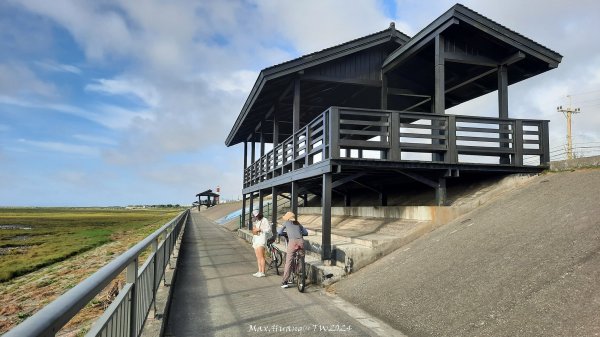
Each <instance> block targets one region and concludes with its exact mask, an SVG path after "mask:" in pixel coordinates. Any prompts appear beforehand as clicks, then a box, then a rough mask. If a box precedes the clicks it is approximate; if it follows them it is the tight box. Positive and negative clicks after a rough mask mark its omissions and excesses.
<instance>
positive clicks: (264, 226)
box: [252, 218, 271, 248]
mask: <svg viewBox="0 0 600 337" xmlns="http://www.w3.org/2000/svg"><path fill="white" fill-rule="evenodd" d="M252 226H253V228H258V229H260V233H258V235H253V236H252V247H254V248H257V247H260V246H266V245H267V233H271V225H270V224H269V220H267V219H265V218H262V219H260V220H258V221H254V223H253V224H252Z"/></svg>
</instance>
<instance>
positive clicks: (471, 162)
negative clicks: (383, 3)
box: [243, 107, 549, 194]
mask: <svg viewBox="0 0 600 337" xmlns="http://www.w3.org/2000/svg"><path fill="white" fill-rule="evenodd" d="M531 157H537V159H538V161H537V163H538V165H525V164H524V161H523V158H531ZM548 160H549V145H548V121H546V120H531V119H509V118H490V117H473V116H461V115H435V114H428V113H415V112H404V111H391V110H372V109H356V108H343V107H331V108H329V109H328V110H326V111H325V112H323V113H322V114H321V115H319V116H317V118H315V119H313V120H312V121H311V122H310V123H308V124H307V125H305V126H304V127H303V128H301V129H300V130H298V131H297V132H296V133H294V134H293V135H292V136H291V137H289V138H287V139H286V140H285V141H283V142H282V143H281V144H277V145H275V147H274V149H273V150H272V151H270V152H268V153H266V154H265V155H264V156H262V157H261V158H259V159H258V160H256V161H255V162H254V163H252V164H251V165H249V166H248V167H247V168H246V169H245V170H244V189H243V193H244V194H247V193H253V192H257V191H260V190H261V189H267V188H271V187H274V186H280V185H286V184H289V183H290V182H292V181H300V180H310V179H311V178H319V177H320V176H321V175H322V174H323V173H333V174H335V175H336V177H337V178H338V179H337V181H336V182H334V185H336V183H337V185H338V186H339V185H341V184H344V183H345V182H349V181H353V180H356V179H357V178H358V177H360V176H368V175H369V174H372V173H375V172H377V173H378V174H379V175H380V174H381V173H385V172H387V173H388V174H392V175H399V176H409V177H411V178H415V179H417V180H418V178H419V177H424V178H425V179H432V178H436V177H439V176H442V177H451V176H458V175H459V171H461V170H474V171H492V172H507V173H518V172H523V173H530V172H539V171H541V170H543V169H546V168H547V167H548V166H547V165H548V164H547V163H548ZM415 170H418V172H419V176H415V175H414V172H412V171H415ZM334 187H335V186H334Z"/></svg>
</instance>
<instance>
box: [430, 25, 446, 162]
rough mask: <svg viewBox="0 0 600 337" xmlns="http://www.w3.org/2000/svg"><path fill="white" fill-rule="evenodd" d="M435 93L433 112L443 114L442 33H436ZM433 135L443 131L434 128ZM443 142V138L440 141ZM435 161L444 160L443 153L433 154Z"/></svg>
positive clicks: (443, 70) (444, 73)
mask: <svg viewBox="0 0 600 337" xmlns="http://www.w3.org/2000/svg"><path fill="white" fill-rule="evenodd" d="M434 64H435V94H434V104H433V112H434V113H435V114H437V115H443V114H444V113H445V110H446V94H445V92H446V85H445V83H446V77H445V75H446V71H445V57H444V37H443V36H442V35H439V34H438V35H436V37H435V62H434ZM432 124H433V125H438V126H439V124H440V123H439V122H436V121H432ZM432 134H433V135H441V134H443V132H441V131H435V130H432ZM438 142H439V143H442V141H441V140H439V141H438ZM432 159H433V160H434V161H442V160H443V155H442V154H439V153H434V154H433V155H432Z"/></svg>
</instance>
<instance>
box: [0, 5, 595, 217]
mask: <svg viewBox="0 0 600 337" xmlns="http://www.w3.org/2000/svg"><path fill="white" fill-rule="evenodd" d="M526 3H527V5H526V6H525V5H523V2H522V1H517V0H506V1H502V2H498V1H495V0H478V1H465V2H463V4H464V5H466V6H468V7H470V8H471V9H473V10H475V11H478V12H479V13H481V14H483V15H485V16H488V17H489V18H491V19H493V20H495V21H497V22H499V23H501V24H503V25H505V26H507V27H509V28H511V29H513V30H515V31H517V32H519V33H521V34H523V35H525V36H527V37H529V38H531V39H533V40H535V41H537V42H539V43H541V44H543V45H545V46H547V47H549V48H551V49H553V50H555V51H557V52H559V53H561V54H562V55H563V56H564V59H563V63H562V64H561V65H560V66H559V68H558V69H556V70H553V71H550V72H548V73H545V74H542V75H540V76H537V77H535V78H532V79H530V80H527V81H524V82H521V83H519V84H516V85H514V86H511V87H509V108H510V112H509V114H510V115H511V117H520V118H540V119H549V120H551V123H550V125H551V133H552V134H551V146H552V147H555V146H560V145H561V144H563V143H564V138H565V121H564V117H563V116H562V115H561V114H559V113H557V112H556V106H558V105H567V104H568V101H567V99H566V95H567V94H571V95H573V104H574V106H579V107H581V109H582V111H583V112H582V113H581V114H579V115H577V116H576V117H575V120H574V124H573V128H574V130H575V131H574V132H575V139H576V140H578V141H581V142H600V139H599V138H600V137H599V133H598V130H600V118H598V112H599V110H600V44H599V43H598V37H597V32H599V31H600V4H599V3H597V2H596V1H591V0H590V1H569V2H567V1H552V0H548V1H542V0H534V1H527V2H526ZM453 4H454V2H451V1H417V0H406V1H400V0H399V1H378V0H359V1H352V2H349V1H342V0H336V1H327V0H323V1H317V0H310V1H278V0H266V1H187V0H179V1H162V0H135V1H134V0H105V1H95V0H53V1H47V0H19V1H13V0H7V1H2V2H0V206H108V205H128V204H160V203H181V204H189V203H191V202H192V201H193V200H194V195H195V194H196V193H198V192H200V191H203V190H205V189H208V188H213V189H214V188H216V186H217V185H218V186H221V188H222V192H223V196H224V197H225V198H227V199H231V198H238V197H239V196H240V194H241V177H242V174H241V172H242V157H241V156H242V147H241V146H234V147H231V148H226V147H225V146H224V145H223V144H224V140H225V138H226V136H227V134H228V133H229V130H230V129H231V126H232V125H233V122H234V120H235V118H236V117H237V115H238V114H239V112H240V109H241V107H242V105H243V103H244V101H245V99H246V96H247V95H248V93H249V91H250V89H251V87H252V85H253V83H254V81H255V80H256V77H257V75H258V73H259V72H260V70H261V69H263V68H266V67H269V66H271V65H274V64H278V63H281V62H284V61H286V60H289V59H293V58H296V57H298V56H301V55H303V54H306V53H310V52H314V51H318V50H321V49H323V48H327V47H329V46H332V45H335V44H339V43H342V42H345V41H348V40H351V39H355V38H357V37H360V36H364V35H368V34H371V33H373V32H376V31H380V30H383V29H385V28H386V27H387V26H388V25H389V22H391V21H394V22H395V23H396V28H397V29H399V30H401V31H403V32H404V33H406V34H408V35H410V36H413V35H414V34H415V33H417V32H418V31H419V30H420V29H422V28H424V27H425V25H426V24H428V23H429V22H431V21H432V20H433V19H435V18H436V17H438V16H439V15H441V14H442V13H443V12H444V11H446V10H447V9H448V8H450V7H451V6H452V5H453ZM496 99H497V98H496V96H495V95H488V96H485V97H482V98H481V99H478V100H476V101H475V102H472V103H471V104H469V105H467V106H464V107H461V108H460V109H462V110H464V112H469V111H475V110H477V111H482V113H483V114H486V113H489V114H491V112H490V111H492V110H493V109H494V108H495V107H496V103H495V101H496ZM455 110H456V109H455ZM462 110H461V111H456V112H457V113H462Z"/></svg>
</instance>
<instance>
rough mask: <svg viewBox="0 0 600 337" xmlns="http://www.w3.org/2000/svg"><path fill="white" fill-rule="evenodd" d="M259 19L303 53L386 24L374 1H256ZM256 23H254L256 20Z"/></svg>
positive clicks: (360, 35) (379, 28) (378, 29)
mask: <svg viewBox="0 0 600 337" xmlns="http://www.w3.org/2000/svg"><path fill="white" fill-rule="evenodd" d="M256 6H257V7H258V11H259V13H260V14H261V17H262V20H263V22H262V23H260V24H262V25H265V26H267V27H268V29H272V30H273V31H274V32H278V33H279V34H280V38H282V39H283V40H284V41H287V42H288V43H291V44H292V46H294V47H295V48H297V50H298V51H300V52H301V53H303V54H306V53H311V52H315V51H318V50H321V49H324V48H328V47H331V46H333V45H336V44H340V43H344V42H346V41H349V40H353V39H356V38H359V37H362V36H364V35H368V34H372V33H374V32H377V31H381V30H384V29H386V28H388V27H389V23H390V21H393V20H392V19H390V18H389V17H386V16H385V15H384V14H383V13H382V11H381V10H380V8H379V6H378V4H377V1H375V0H362V1H353V2H352V4H351V5H349V3H348V2H347V1H344V0H332V1H319V0H308V1H278V0H268V1H258V2H257V3H256ZM257 23H258V22H257Z"/></svg>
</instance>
